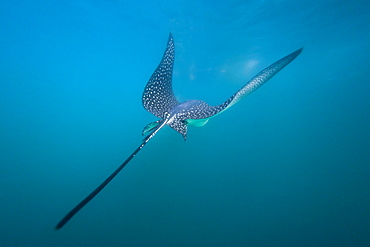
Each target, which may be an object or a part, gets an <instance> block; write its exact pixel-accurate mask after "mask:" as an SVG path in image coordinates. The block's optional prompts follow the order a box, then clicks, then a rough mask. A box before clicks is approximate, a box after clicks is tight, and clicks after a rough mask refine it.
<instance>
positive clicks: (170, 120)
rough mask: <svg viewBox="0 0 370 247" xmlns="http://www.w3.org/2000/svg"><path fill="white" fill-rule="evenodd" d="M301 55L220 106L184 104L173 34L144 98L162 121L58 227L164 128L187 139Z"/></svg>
mask: <svg viewBox="0 0 370 247" xmlns="http://www.w3.org/2000/svg"><path fill="white" fill-rule="evenodd" d="M301 52H302V48H301V49H299V50H297V51H295V52H293V53H291V54H289V55H288V56H286V57H284V58H282V59H280V60H279V61H277V62H275V63H273V64H272V65H270V66H269V67H267V68H266V69H264V70H262V71H261V72H260V73H258V74H257V75H256V76H255V77H253V78H252V79H251V80H250V81H248V82H247V83H246V84H245V85H244V86H243V87H242V88H241V89H240V90H238V91H237V92H236V93H235V94H233V95H232V96H231V97H230V98H229V99H227V100H226V101H225V102H224V103H222V104H220V105H218V106H210V105H208V104H207V103H206V102H204V101H201V100H188V101H185V102H183V103H179V102H178V101H177V99H176V97H175V95H174V93H173V90H172V70H173V64H174V58H175V45H174V40H173V37H172V34H170V36H169V38H168V42H167V47H166V50H165V52H164V55H163V58H162V60H161V62H160V63H159V65H158V67H157V69H156V70H155V71H154V73H153V75H152V76H151V77H150V79H149V82H148V83H147V85H146V87H145V89H144V93H143V96H142V103H143V106H144V108H145V109H146V110H147V111H149V112H150V113H152V114H153V115H155V116H156V117H158V118H160V120H158V121H156V122H153V123H149V124H148V125H147V126H146V127H145V128H144V130H143V135H146V137H145V138H144V139H143V141H142V143H141V144H140V146H139V147H138V148H136V150H135V151H134V152H133V153H132V154H131V155H130V156H129V157H128V158H127V159H126V160H125V161H124V162H123V163H122V164H121V165H120V166H119V167H118V168H117V169H116V170H115V171H114V172H113V173H112V174H111V175H110V176H109V177H108V178H107V179H106V180H105V181H104V182H103V183H102V184H100V185H99V186H98V187H97V188H96V189H95V190H94V191H93V192H91V193H90V194H89V195H88V196H87V197H86V198H85V199H83V200H82V201H81V202H80V203H79V204H78V205H77V206H76V207H74V208H73V209H72V210H71V211H70V212H69V213H68V214H67V215H66V216H65V217H64V218H63V219H62V220H61V221H60V222H59V223H58V224H57V226H56V229H60V228H61V227H63V226H64V225H65V224H66V223H67V222H68V221H69V220H70V219H71V218H72V217H73V216H74V215H75V214H76V213H77V212H78V211H79V210H80V209H81V208H83V207H84V206H85V205H86V204H87V203H88V202H89V201H90V200H91V199H93V198H94V197H95V196H96V195H97V194H98V193H99V192H100V191H101V190H102V189H103V188H104V187H105V186H106V185H107V184H108V183H109V182H110V181H111V180H112V179H113V178H114V177H115V176H116V175H117V174H118V173H119V172H120V171H121V170H122V169H123V168H124V167H125V166H126V165H127V163H129V162H130V161H131V159H132V158H133V157H135V155H136V154H137V153H138V152H139V151H140V150H141V149H142V148H143V147H144V146H145V145H146V144H147V143H148V141H149V140H150V139H151V138H152V137H153V136H155V134H156V133H157V132H158V131H159V130H160V129H161V128H162V127H164V126H165V125H168V126H170V127H171V128H173V129H174V130H176V131H177V132H179V133H180V134H181V135H182V136H183V137H184V139H185V140H186V134H187V126H188V125H191V126H197V127H199V126H203V125H205V124H206V123H207V122H208V120H209V119H210V118H211V117H214V116H216V115H218V114H220V113H221V112H223V111H225V110H226V109H228V108H229V107H231V106H232V105H234V104H235V103H237V102H238V101H239V100H241V99H242V98H243V97H245V96H246V95H248V94H250V93H252V92H253V91H255V90H256V89H257V88H258V87H260V86H261V85H263V84H264V83H265V82H267V81H268V80H269V79H271V78H272V77H273V76H274V75H276V74H277V73H278V72H279V71H280V70H282V69H283V68H284V67H285V66H286V65H288V64H289V63H290V62H291V61H293V60H294V59H295V58H296V57H297V56H298V55H299V54H300V53H301Z"/></svg>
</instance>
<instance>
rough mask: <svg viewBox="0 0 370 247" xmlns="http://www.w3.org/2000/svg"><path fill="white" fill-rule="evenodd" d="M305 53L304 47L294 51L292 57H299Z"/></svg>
mask: <svg viewBox="0 0 370 247" xmlns="http://www.w3.org/2000/svg"><path fill="white" fill-rule="evenodd" d="M302 51H303V47H301V48H299V49H298V50H296V51H294V52H293V53H292V54H291V55H292V56H294V57H298V55H299V54H301V53H302Z"/></svg>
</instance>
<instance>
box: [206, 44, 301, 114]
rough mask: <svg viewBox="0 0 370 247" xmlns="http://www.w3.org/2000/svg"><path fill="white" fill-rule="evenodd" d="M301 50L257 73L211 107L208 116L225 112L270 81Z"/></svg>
mask: <svg viewBox="0 0 370 247" xmlns="http://www.w3.org/2000/svg"><path fill="white" fill-rule="evenodd" d="M302 50H303V48H301V49H298V50H296V51H294V52H292V53H291V54H289V55H287V56H285V57H283V58H282V59H280V60H278V61H276V62H275V63H273V64H271V65H270V66H268V67H267V68H265V69H264V70H262V71H261V72H259V73H258V74H257V75H256V76H255V77H253V78H252V79H251V80H249V81H248V82H247V83H246V84H245V85H244V86H243V87H242V88H241V89H239V90H238V91H237V92H236V93H235V94H233V95H232V96H231V97H230V98H229V99H228V100H226V101H225V102H224V103H222V104H221V105H218V106H211V107H210V109H209V111H208V112H209V114H208V115H209V116H208V117H214V116H216V115H218V114H220V113H221V112H223V111H225V110H226V109H228V108H230V107H231V106H233V105H234V104H236V103H237V102H239V101H240V100H241V99H243V98H244V97H245V96H247V95H249V94H251V93H252V92H254V91H255V90H256V89H257V88H259V87H260V86H262V85H263V84H265V83H266V82H267V81H268V80H270V79H271V78H272V77H273V76H274V75H276V74H277V73H278V72H279V71H280V70H282V69H283V68H284V67H285V66H287V65H288V64H289V63H290V62H292V61H293V60H294V59H296V57H298V55H299V54H301V52H302Z"/></svg>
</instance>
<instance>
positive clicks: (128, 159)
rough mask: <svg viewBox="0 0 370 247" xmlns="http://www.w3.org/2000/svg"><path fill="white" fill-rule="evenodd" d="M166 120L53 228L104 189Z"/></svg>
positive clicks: (57, 226) (62, 224)
mask: <svg viewBox="0 0 370 247" xmlns="http://www.w3.org/2000/svg"><path fill="white" fill-rule="evenodd" d="M166 123H167V121H163V122H162V123H161V124H160V125H158V126H157V127H156V128H155V129H154V130H153V131H152V132H151V133H150V134H149V135H148V136H146V137H145V138H144V139H143V141H142V143H141V144H140V146H139V147H138V148H136V149H135V151H134V152H133V153H132V154H131V155H130V156H129V157H128V158H127V159H126V160H125V161H124V162H123V163H122V164H121V165H120V166H119V167H118V168H117V169H116V170H115V171H114V172H113V173H112V174H111V175H110V176H109V177H108V178H107V179H105V180H104V182H103V183H101V184H100V185H99V186H98V187H97V188H96V189H95V190H94V191H93V192H91V193H90V194H89V195H88V196H87V197H86V198H85V199H83V200H82V201H81V202H80V203H79V204H77V206H75V207H74V208H73V209H72V210H71V211H69V213H68V214H66V216H64V218H63V219H62V220H61V221H59V223H58V224H57V225H56V227H55V229H56V230H58V229H60V228H62V227H63V226H64V225H65V224H66V223H67V222H68V221H69V220H70V219H71V218H72V217H73V216H74V215H75V214H76V213H77V212H78V211H80V210H81V209H82V208H83V207H84V206H85V205H86V204H87V203H88V202H89V201H91V200H92V199H93V198H94V197H95V196H96V195H97V194H98V193H99V192H100V191H102V190H103V189H104V187H105V186H107V184H108V183H109V182H110V181H112V179H113V178H114V177H115V176H117V174H118V173H119V172H120V171H121V170H122V169H123V168H124V167H125V166H126V165H127V164H128V163H129V162H130V161H131V160H132V158H134V157H135V155H136V154H137V153H138V152H139V151H140V150H141V149H142V148H143V147H144V146H145V145H146V144H147V143H148V142H149V140H150V139H152V137H153V136H155V134H156V133H157V132H158V131H159V130H160V129H161V128H162V127H163V126H165V124H166Z"/></svg>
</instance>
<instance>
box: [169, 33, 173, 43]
mask: <svg viewBox="0 0 370 247" xmlns="http://www.w3.org/2000/svg"><path fill="white" fill-rule="evenodd" d="M170 41H173V35H172V32H170V34H169V35H168V42H170Z"/></svg>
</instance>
